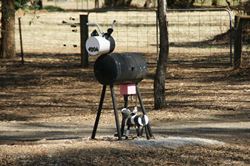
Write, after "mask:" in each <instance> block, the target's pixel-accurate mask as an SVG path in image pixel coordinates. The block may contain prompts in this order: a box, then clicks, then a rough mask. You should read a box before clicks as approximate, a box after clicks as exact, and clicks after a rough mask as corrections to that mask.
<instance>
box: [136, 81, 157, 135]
mask: <svg viewBox="0 0 250 166" xmlns="http://www.w3.org/2000/svg"><path fill="white" fill-rule="evenodd" d="M136 93H137V96H138V99H139V102H140V106H141V109H142V113H143V115H146V111H145V107H144V105H143V102H142V99H141V93H140V91H139V88H138V85H137V84H136ZM145 132H146V134H147V132H148V134H149V136H150V137H153V134H152V130H151V127H150V123H148V125H147V126H145Z"/></svg>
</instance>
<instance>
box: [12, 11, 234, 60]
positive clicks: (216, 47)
mask: <svg viewBox="0 0 250 166" xmlns="http://www.w3.org/2000/svg"><path fill="white" fill-rule="evenodd" d="M80 14H83V13H81V12H52V13H51V12H43V11H41V12H38V13H36V14H26V15H25V16H24V17H22V30H23V47H24V52H25V53H77V54H78V53H79V54H80V27H79V15H80ZM113 20H116V21H117V24H116V25H115V28H114V33H113V36H114V38H115V40H116V50H115V51H116V52H143V53H147V54H151V55H152V54H154V56H150V57H151V59H150V60H152V61H154V62H156V60H157V54H158V50H159V43H158V41H159V29H158V25H157V18H156V11H154V10H134V11H133V10H127V11H126V10H113V11H106V12H100V11H98V12H91V13H89V22H96V23H98V24H100V26H101V28H102V30H103V31H106V29H107V27H109V26H110V25H111V23H112V21H113ZM168 21H169V23H168V24H169V40H170V55H169V57H170V60H171V61H172V62H183V63H190V62H192V63H193V62H197V63H198V61H197V59H199V63H207V62H213V63H229V62H230V55H231V52H232V50H231V46H230V41H231V40H232V39H231V33H230V32H231V31H230V25H231V22H230V21H231V20H230V15H229V12H228V11H226V10H224V9H223V10H214V11H213V10H211V9H209V10H204V11H203V10H202V11H201V10H169V11H168ZM94 28H95V27H92V26H91V27H89V32H90V33H91V31H92V30H93V29H94ZM17 32H18V26H17ZM18 35H19V34H18V33H16V39H17V40H16V44H17V52H20V45H19V43H20V41H19V40H18V39H19V36H18Z"/></svg>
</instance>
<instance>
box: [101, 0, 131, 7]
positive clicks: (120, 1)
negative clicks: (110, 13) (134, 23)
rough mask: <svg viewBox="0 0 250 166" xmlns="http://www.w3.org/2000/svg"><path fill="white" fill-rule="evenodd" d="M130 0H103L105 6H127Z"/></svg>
mask: <svg viewBox="0 0 250 166" xmlns="http://www.w3.org/2000/svg"><path fill="white" fill-rule="evenodd" d="M131 2H132V0H104V6H105V7H128V6H130V4H131Z"/></svg>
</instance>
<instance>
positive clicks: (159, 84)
mask: <svg viewBox="0 0 250 166" xmlns="http://www.w3.org/2000/svg"><path fill="white" fill-rule="evenodd" d="M157 10H158V20H159V27H160V53H159V58H158V61H157V68H156V74H155V77H154V107H155V109H161V108H163V107H164V106H165V79H166V62H167V59H168V53H169V41H168V27H167V14H166V1H165V0H158V7H157Z"/></svg>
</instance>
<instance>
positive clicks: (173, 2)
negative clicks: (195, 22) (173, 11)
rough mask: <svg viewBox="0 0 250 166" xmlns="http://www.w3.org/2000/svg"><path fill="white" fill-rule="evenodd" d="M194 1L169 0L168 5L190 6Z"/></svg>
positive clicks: (171, 6)
mask: <svg viewBox="0 0 250 166" xmlns="http://www.w3.org/2000/svg"><path fill="white" fill-rule="evenodd" d="M194 3H195V0H167V4H168V7H170V8H189V7H192V6H193V5H194Z"/></svg>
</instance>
